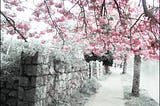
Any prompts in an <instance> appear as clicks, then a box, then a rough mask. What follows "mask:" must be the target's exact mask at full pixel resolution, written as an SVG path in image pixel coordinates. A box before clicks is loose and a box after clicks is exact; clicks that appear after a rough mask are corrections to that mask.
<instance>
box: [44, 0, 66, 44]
mask: <svg viewBox="0 0 160 106" xmlns="http://www.w3.org/2000/svg"><path fill="white" fill-rule="evenodd" d="M44 3H45V5H46V7H47V11H48V15H49V17H50V19H51V21H52V23H53V24H54V26H55V29H56V31H57V32H58V34H59V36H60V38H61V39H62V41H63V45H64V42H65V40H64V38H63V36H62V32H61V31H60V29H59V28H58V25H57V24H56V22H55V21H53V18H52V16H51V12H50V9H49V6H48V4H47V1H46V0H44Z"/></svg>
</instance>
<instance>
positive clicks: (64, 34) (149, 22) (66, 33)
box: [0, 0, 160, 96]
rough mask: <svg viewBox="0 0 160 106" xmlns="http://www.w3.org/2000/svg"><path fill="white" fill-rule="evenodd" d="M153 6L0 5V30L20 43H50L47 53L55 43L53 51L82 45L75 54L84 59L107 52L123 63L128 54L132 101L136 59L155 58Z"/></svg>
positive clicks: (19, 0) (96, 0) (18, 1)
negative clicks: (80, 52)
mask: <svg viewBox="0 0 160 106" xmlns="http://www.w3.org/2000/svg"><path fill="white" fill-rule="evenodd" d="M156 2H158V0H157V1H156V0H153V5H150V4H147V2H146V0H139V2H137V1H132V0H36V1H35V0H33V1H32V0H31V1H30V0H3V1H2V10H1V11H0V14H1V19H2V21H1V27H0V28H1V29H2V30H6V32H7V34H9V35H12V36H17V38H18V39H21V40H24V41H25V42H30V41H31V39H34V40H38V39H40V40H41V43H42V45H48V44H51V46H49V47H51V48H52V44H55V43H57V44H58V47H57V48H58V49H59V48H60V49H63V50H64V49H65V50H66V51H72V48H74V46H75V45H81V44H84V45H83V46H81V49H82V50H83V51H84V52H85V53H86V54H91V53H92V52H93V53H94V54H96V55H97V56H99V57H101V56H103V55H104V54H105V53H106V51H107V50H110V51H112V53H113V55H114V58H115V59H124V60H125V61H126V60H127V58H129V56H130V55H131V54H134V55H135V58H134V78H133V88H132V94H133V95H135V96H138V95H139V79H140V64H141V59H143V60H146V59H149V58H153V59H160V58H159V46H160V39H159V36H158V35H159V24H160V21H159V7H156V6H155V3H156ZM36 24H37V26H38V27H37V26H35V25H36ZM41 25H42V26H43V27H42V28H40V26H41ZM46 38H49V39H46ZM57 48H55V47H53V48H52V49H50V50H54V51H56V49H57ZM125 64H126V63H125ZM125 69H126V68H125V67H124V70H125Z"/></svg>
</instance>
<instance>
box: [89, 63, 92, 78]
mask: <svg viewBox="0 0 160 106" xmlns="http://www.w3.org/2000/svg"><path fill="white" fill-rule="evenodd" d="M91 68H92V66H91V62H89V79H91V77H92V69H91Z"/></svg>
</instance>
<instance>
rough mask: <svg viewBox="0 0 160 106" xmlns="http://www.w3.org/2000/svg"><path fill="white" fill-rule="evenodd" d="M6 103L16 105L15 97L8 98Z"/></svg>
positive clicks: (10, 105)
mask: <svg viewBox="0 0 160 106" xmlns="http://www.w3.org/2000/svg"><path fill="white" fill-rule="evenodd" d="M7 105H9V106H16V105H17V99H9V100H7Z"/></svg>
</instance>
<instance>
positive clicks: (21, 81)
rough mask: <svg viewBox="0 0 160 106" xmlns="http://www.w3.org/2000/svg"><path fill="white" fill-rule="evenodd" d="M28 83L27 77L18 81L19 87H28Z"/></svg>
mask: <svg viewBox="0 0 160 106" xmlns="http://www.w3.org/2000/svg"><path fill="white" fill-rule="evenodd" d="M28 83H29V81H28V77H21V78H20V81H19V85H20V86H28Z"/></svg>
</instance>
